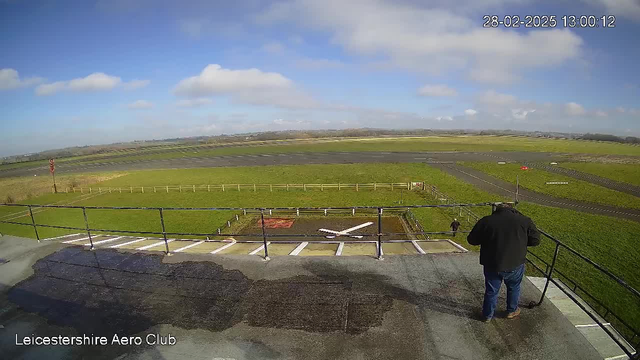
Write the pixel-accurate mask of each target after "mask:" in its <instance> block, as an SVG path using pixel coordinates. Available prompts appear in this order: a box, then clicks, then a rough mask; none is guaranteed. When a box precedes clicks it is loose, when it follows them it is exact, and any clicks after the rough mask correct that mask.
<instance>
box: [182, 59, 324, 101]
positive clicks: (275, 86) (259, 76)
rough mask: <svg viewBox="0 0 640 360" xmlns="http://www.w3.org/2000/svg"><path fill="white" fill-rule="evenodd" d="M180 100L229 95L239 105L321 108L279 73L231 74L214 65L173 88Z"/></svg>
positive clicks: (241, 71) (243, 72)
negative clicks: (181, 98)
mask: <svg viewBox="0 0 640 360" xmlns="http://www.w3.org/2000/svg"><path fill="white" fill-rule="evenodd" d="M173 93H174V94H175V95H177V96H185V97H192V98H193V97H204V96H211V95H223V96H224V95H226V96H230V97H231V99H232V100H233V101H235V102H238V103H245V104H253V105H271V106H277V107H284V108H310V107H316V106H319V104H318V102H317V101H315V100H314V99H313V98H312V97H311V96H309V95H307V94H305V93H304V91H302V90H300V89H298V88H296V86H295V85H294V83H293V81H291V80H289V79H288V78H286V77H284V76H283V75H281V74H279V73H274V72H263V71H261V70H259V69H255V68H253V69H242V70H230V69H224V68H222V67H221V66H220V65H218V64H211V65H208V66H207V67H205V68H204V70H202V72H201V73H200V74H199V75H197V76H192V77H189V78H186V79H183V80H181V81H180V82H179V83H178V84H177V85H176V86H175V88H174V90H173Z"/></svg>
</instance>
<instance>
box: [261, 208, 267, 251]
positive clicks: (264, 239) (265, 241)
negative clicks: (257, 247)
mask: <svg viewBox="0 0 640 360" xmlns="http://www.w3.org/2000/svg"><path fill="white" fill-rule="evenodd" d="M260 220H261V221H262V241H263V242H264V259H265V260H269V249H268V248H267V247H268V245H267V233H266V231H265V228H264V209H260Z"/></svg>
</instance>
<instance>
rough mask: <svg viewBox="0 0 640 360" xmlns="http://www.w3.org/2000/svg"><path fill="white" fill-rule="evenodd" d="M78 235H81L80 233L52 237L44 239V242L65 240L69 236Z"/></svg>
mask: <svg viewBox="0 0 640 360" xmlns="http://www.w3.org/2000/svg"><path fill="white" fill-rule="evenodd" d="M76 235H80V233H78V234H68V235H62V236H56V237H52V238H48V239H43V240H42V241H50V240H56V239H63V238H68V237H69V236H76Z"/></svg>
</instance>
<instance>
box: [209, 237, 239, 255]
mask: <svg viewBox="0 0 640 360" xmlns="http://www.w3.org/2000/svg"><path fill="white" fill-rule="evenodd" d="M235 244H236V241H235V240H233V241H232V242H230V243H229V244H227V245H225V246H223V247H219V248H217V249H215V250H213V251H212V252H211V253H210V254H217V253H219V252H220V251H222V250H224V249H227V248H230V247H232V246H233V245H235Z"/></svg>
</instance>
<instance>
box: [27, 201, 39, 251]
mask: <svg viewBox="0 0 640 360" xmlns="http://www.w3.org/2000/svg"><path fill="white" fill-rule="evenodd" d="M29 215H31V224H32V225H33V231H35V232H36V239H38V242H40V235H38V227H37V226H36V219H35V218H34V217H33V211H32V210H31V205H29Z"/></svg>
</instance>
